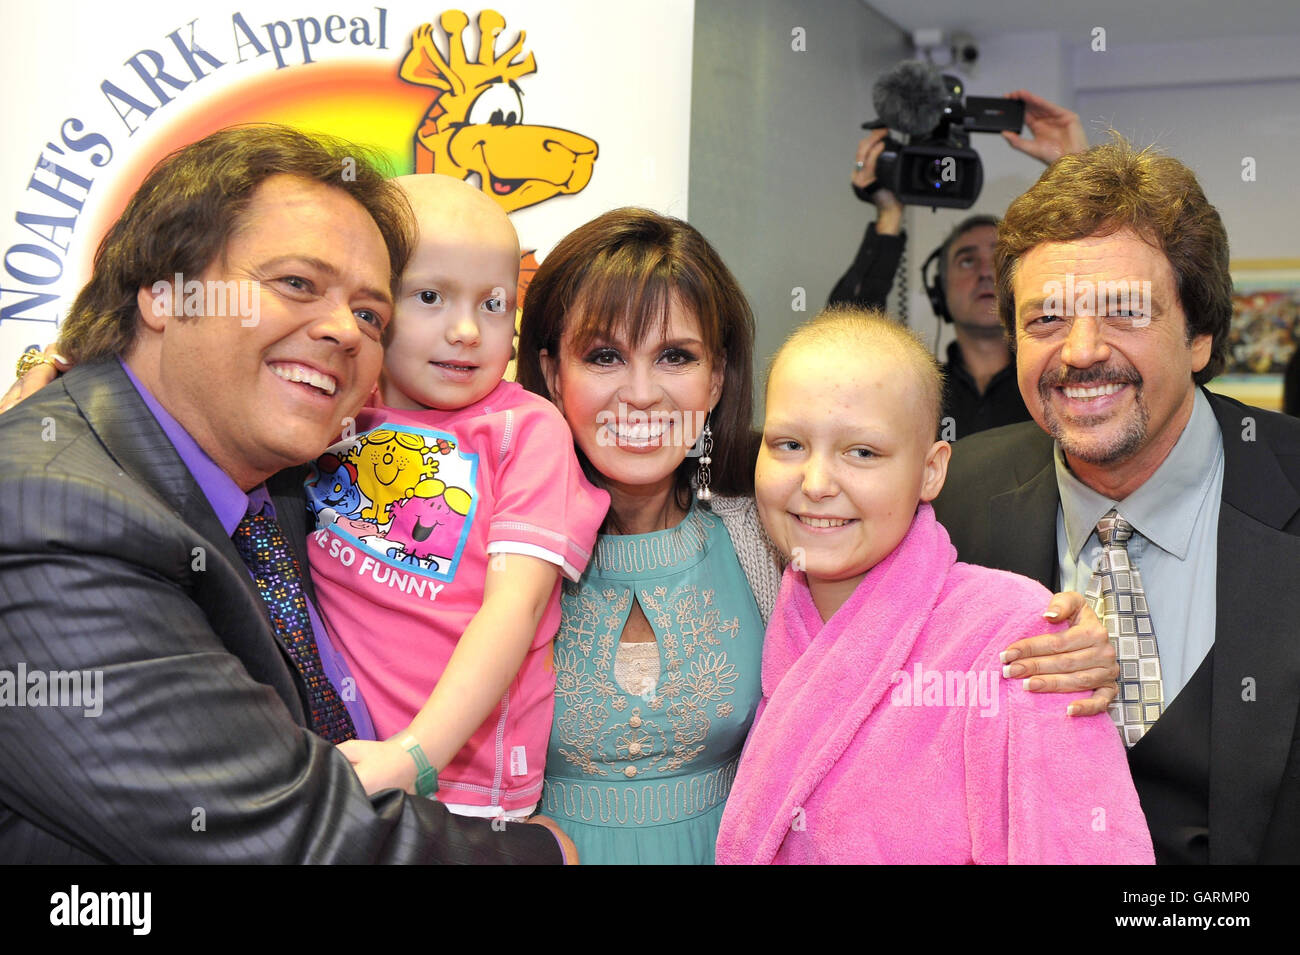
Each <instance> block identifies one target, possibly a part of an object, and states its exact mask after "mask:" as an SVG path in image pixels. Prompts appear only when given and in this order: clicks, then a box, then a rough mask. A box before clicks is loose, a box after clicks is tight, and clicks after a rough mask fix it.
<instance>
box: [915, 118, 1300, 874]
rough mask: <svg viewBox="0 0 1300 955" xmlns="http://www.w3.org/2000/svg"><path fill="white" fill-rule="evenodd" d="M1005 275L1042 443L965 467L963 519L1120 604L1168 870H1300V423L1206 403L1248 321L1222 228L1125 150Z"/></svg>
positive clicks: (1032, 427) (996, 447)
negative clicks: (1298, 582) (1236, 304)
mask: <svg viewBox="0 0 1300 955" xmlns="http://www.w3.org/2000/svg"><path fill="white" fill-rule="evenodd" d="M995 265H996V272H997V288H998V307H999V312H1000V314H1001V316H1002V320H1003V322H1004V324H1005V325H1006V327H1007V330H1008V332H1009V333H1010V334H1011V337H1012V340H1013V341H1014V343H1015V347H1016V367H1017V373H1018V377H1019V382H1020V390H1021V393H1022V394H1023V396H1024V399H1025V403H1026V405H1027V407H1028V408H1029V411H1030V414H1031V415H1032V416H1033V419H1034V421H1033V422H1032V423H1028V422H1027V423H1025V424H1021V425H1013V426H1011V427H1008V428H1003V429H999V430H998V431H994V432H990V433H988V434H984V435H976V436H975V437H973V438H971V439H970V440H969V441H963V442H961V443H960V444H958V445H957V446H956V448H955V449H954V453H953V463H952V467H951V470H950V476H949V480H948V484H947V486H946V488H945V490H944V493H943V494H942V495H940V497H939V499H938V500H937V501H936V504H935V509H936V512H937V513H938V515H939V517H940V520H941V521H942V522H943V524H944V525H945V526H946V527H947V528H948V529H949V531H950V533H951V535H952V540H953V543H954V544H956V546H957V549H958V552H959V555H960V557H961V559H962V560H965V561H969V562H972V563H980V564H986V565H988V566H991V567H999V568H1002V569H1006V570H1012V571H1015V572H1017V573H1021V574H1025V575H1026V576H1029V577H1034V578H1036V579H1038V580H1040V581H1041V582H1043V583H1044V584H1046V585H1048V586H1049V587H1055V588H1056V589H1062V590H1078V591H1080V592H1083V591H1087V592H1088V594H1089V596H1090V598H1092V599H1093V601H1094V603H1095V604H1096V605H1097V607H1098V611H1097V612H1098V615H1099V616H1102V617H1103V620H1104V622H1105V623H1106V625H1107V627H1108V629H1110V630H1111V635H1112V641H1113V642H1114V643H1115V645H1116V648H1117V652H1118V656H1119V662H1120V668H1121V674H1120V696H1119V698H1118V699H1117V700H1116V702H1115V703H1114V704H1113V705H1112V709H1111V716H1112V718H1113V719H1114V720H1115V723H1116V725H1117V727H1118V731H1119V732H1120V734H1121V735H1122V737H1123V738H1124V740H1125V743H1126V744H1127V745H1128V747H1129V765H1130V768H1131V769H1132V772H1133V779H1134V782H1135V784H1136V785H1137V790H1138V793H1139V795H1140V797H1141V799H1142V807H1143V810H1144V811H1145V813H1146V816H1147V821H1148V823H1149V825H1150V827H1151V834H1152V840H1153V842H1154V843H1155V848H1156V859H1157V861H1159V862H1173V863H1205V862H1212V863H1242V862H1297V861H1300V739H1298V738H1297V736H1296V732H1297V715H1298V714H1300V639H1297V637H1298V636H1300V629H1298V628H1297V626H1296V624H1295V622H1294V621H1293V620H1292V619H1291V618H1289V617H1288V616H1286V615H1285V614H1280V613H1278V612H1277V611H1276V606H1277V601H1278V598H1279V596H1280V595H1283V594H1286V593H1289V592H1290V591H1291V590H1293V589H1294V586H1295V574H1296V568H1297V567H1300V422H1296V421H1294V420H1291V419H1287V418H1284V417H1283V416H1281V415H1277V414H1272V413H1270V412H1266V411H1261V410H1259V409H1257V408H1249V407H1246V406H1244V405H1242V404H1240V403H1238V402H1235V401H1232V400H1231V399H1227V398H1223V397H1220V396H1218V395H1214V394H1212V393H1210V392H1208V391H1206V390H1205V389H1203V388H1199V387H1198V386H1199V385H1202V384H1203V383H1204V382H1206V381H1208V380H1209V379H1210V378H1212V377H1213V376H1214V375H1216V374H1218V372H1219V371H1221V370H1222V368H1223V365H1224V359H1225V355H1226V348H1227V332H1228V325H1229V321H1230V319H1231V315H1232V304H1231V291H1232V280H1231V276H1230V275H1229V272H1228V241H1227V235H1226V233H1225V231H1224V228H1223V223H1222V221H1221V220H1220V218H1219V214H1218V212H1217V211H1216V210H1215V209H1214V207H1213V206H1211V205H1210V204H1209V202H1208V201H1207V200H1206V198H1205V194H1204V192H1202V190H1201V187H1200V185H1199V184H1198V183H1197V181H1196V177H1195V176H1194V175H1193V174H1192V172H1191V171H1190V170H1189V169H1188V168H1187V167H1186V166H1184V165H1183V164H1182V163H1180V162H1178V161H1177V160H1175V159H1172V158H1170V157H1167V156H1162V155H1160V154H1158V153H1155V152H1154V151H1151V150H1146V151H1142V152H1138V151H1136V150H1134V149H1133V148H1132V147H1131V146H1129V144H1128V143H1126V142H1124V141H1123V140H1118V139H1117V140H1116V141H1115V142H1112V143H1109V144H1107V145H1104V146H1099V147H1096V148H1094V149H1090V150H1088V151H1087V152H1085V153H1082V154H1080V155H1075V156H1067V157H1065V158H1063V159H1061V160H1059V161H1057V162H1056V163H1055V164H1053V165H1052V166H1051V168H1049V169H1048V171H1047V172H1046V173H1045V174H1044V175H1043V177H1042V178H1041V179H1040V180H1039V181H1038V183H1037V184H1036V185H1035V186H1034V187H1033V188H1032V189H1030V190H1029V191H1028V192H1026V193H1025V194H1024V195H1022V196H1021V197H1020V198H1019V199H1017V200H1016V201H1015V202H1013V203H1012V204H1011V207H1010V208H1009V209H1008V210H1007V214H1006V217H1005V218H1004V219H1003V221H1002V224H1001V226H1000V228H999V234H998V246H997V256H996V263H995Z"/></svg>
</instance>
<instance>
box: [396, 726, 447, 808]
mask: <svg viewBox="0 0 1300 955" xmlns="http://www.w3.org/2000/svg"><path fill="white" fill-rule="evenodd" d="M398 745H399V746H401V747H402V749H404V750H406V752H407V753H408V754H410V757H411V759H412V760H414V761H415V793H416V795H418V796H426V797H427V796H432V795H433V794H434V793H436V792H437V791H438V771H437V770H436V769H434V768H433V766H431V765H430V764H429V757H428V756H425V755H424V748H423V747H422V746H421V745H420V741H419V740H417V739H416V738H415V737H414V736H407V737H406V738H405V739H403V740H402V741H401V742H400V743H399V744H398Z"/></svg>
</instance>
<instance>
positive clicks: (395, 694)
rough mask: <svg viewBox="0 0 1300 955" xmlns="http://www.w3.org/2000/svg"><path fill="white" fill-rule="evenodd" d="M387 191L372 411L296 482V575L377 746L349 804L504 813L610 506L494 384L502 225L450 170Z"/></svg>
mask: <svg viewBox="0 0 1300 955" xmlns="http://www.w3.org/2000/svg"><path fill="white" fill-rule="evenodd" d="M396 181H397V182H398V183H400V184H401V186H402V188H403V189H404V190H405V191H406V194H407V196H408V197H409V198H410V200H411V205H412V206H413V208H414V210H415V213H416V219H417V222H418V225H419V241H418V244H417V245H416V247H415V250H414V252H413V254H412V256H411V260H410V262H409V264H408V265H407V267H406V271H405V272H404V273H403V274H402V278H401V288H400V290H399V294H398V297H397V300H396V303H395V308H394V310H393V318H392V322H391V324H390V326H389V327H388V328H387V329H386V330H385V340H386V345H387V347H386V355H385V360H384V370H383V375H382V377H381V380H380V385H379V397H380V399H382V403H380V402H375V403H373V404H372V406H370V407H367V408H366V409H364V410H363V411H362V413H361V416H360V418H359V419H358V421H357V422H356V427H355V433H348V432H345V434H344V439H343V440H342V441H340V442H339V443H338V444H336V445H335V446H334V447H332V448H330V449H329V451H328V452H327V453H326V454H325V455H324V456H323V457H321V458H320V459H319V460H318V461H317V463H316V469H315V473H314V475H313V476H312V477H311V478H309V480H308V486H307V496H308V506H309V507H310V508H311V510H312V512H313V513H314V514H315V516H316V525H317V530H316V532H315V533H314V534H313V535H312V539H311V541H309V547H308V550H309V552H310V554H311V572H312V580H313V582H314V583H315V587H316V593H317V596H318V599H319V603H320V606H321V609H322V611H323V613H324V618H325V624H326V627H327V629H328V630H329V634H330V636H331V637H332V638H333V640H334V642H335V643H336V644H337V645H338V648H339V650H340V652H341V653H342V655H343V657H344V658H345V660H346V662H347V664H348V666H349V668H350V669H351V672H352V674H353V675H354V677H355V679H356V682H357V688H358V689H359V690H360V691H361V696H362V699H364V700H365V702H366V705H367V707H368V709H369V711H370V715H371V717H372V719H373V721H374V725H375V730H376V733H377V734H378V736H379V739H380V741H377V742H376V741H350V742H347V743H344V744H342V746H341V749H342V750H343V752H344V754H345V755H346V756H347V757H348V759H349V760H351V761H352V762H353V764H354V767H355V769H356V771H357V774H358V775H359V776H360V777H361V780H362V782H363V783H364V784H365V786H366V790H367V791H368V792H376V791H378V790H381V789H388V788H392V787H396V788H401V789H405V790H407V791H410V792H416V793H419V794H421V795H432V794H433V793H434V792H435V791H436V793H437V797H438V798H439V799H441V800H442V801H443V802H444V803H446V804H447V806H448V808H449V809H451V810H453V811H455V812H460V813H463V814H467V815H491V816H497V815H504V816H507V817H515V818H522V817H524V816H527V815H529V814H530V813H531V812H532V811H533V809H534V808H535V806H536V804H537V800H538V795H539V793H540V792H541V788H542V769H543V762H544V759H545V754H546V745H547V740H548V737H549V735H550V730H551V715H552V712H553V707H554V694H555V674H554V670H553V669H552V667H551V641H552V639H553V638H554V636H555V633H556V630H557V629H558V627H559V620H560V606H559V577H560V574H564V575H565V576H567V577H569V578H570V579H573V580H576V579H578V577H579V576H580V575H581V574H582V571H583V568H584V567H585V566H586V564H587V560H588V558H589V557H590V553H591V547H592V544H593V543H594V541H595V537H596V531H597V529H598V528H599V526H600V523H601V521H602V520H603V519H604V516H605V510H606V508H607V507H608V504H609V497H608V495H607V494H606V493H605V492H604V491H601V490H598V489H596V488H595V487H593V486H592V485H591V484H589V483H588V482H587V480H586V479H585V478H584V477H583V475H582V472H581V469H580V467H579V465H578V462H577V458H576V457H575V455H574V451H573V438H572V435H571V433H570V430H569V427H568V425H567V424H566V423H565V421H564V419H563V417H561V415H560V413H559V412H558V411H557V410H556V409H555V407H554V406H553V405H552V404H551V403H550V402H548V401H546V400H545V399H543V398H540V397H538V396H536V395H533V394H530V393H529V392H526V391H524V389H523V388H521V387H520V386H519V385H517V384H515V383H514V382H508V381H503V380H502V374H503V373H504V372H505V369H506V365H507V363H508V362H509V361H510V360H511V358H512V356H513V352H514V348H513V338H514V330H515V298H516V287H517V283H518V278H519V241H518V238H517V237H516V235H515V231H514V228H513V227H512V226H511V224H510V220H509V219H508V218H507V217H506V215H505V213H504V212H503V211H502V210H501V209H500V208H499V207H498V206H497V205H496V204H495V203H494V202H493V201H492V200H491V199H489V198H488V197H487V196H485V195H483V193H481V192H480V191H478V190H477V189H475V188H473V187H472V186H470V185H469V184H468V183H465V182H462V181H460V180H457V179H453V178H451V177H449V176H439V175H418V176H406V177H402V178H400V179H398V180H396ZM343 691H344V692H345V693H346V688H343Z"/></svg>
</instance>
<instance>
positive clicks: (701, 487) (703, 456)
mask: <svg viewBox="0 0 1300 955" xmlns="http://www.w3.org/2000/svg"><path fill="white" fill-rule="evenodd" d="M712 415H713V413H712V412H710V413H709V417H712ZM699 448H700V469H699V470H698V471H696V472H695V499H696V500H697V501H703V502H705V503H708V502H709V501H711V500H713V489H712V488H711V487H709V482H710V481H712V480H713V475H712V473H710V471H709V465H710V464H712V463H713V458H711V457H709V455H711V454H713V429H712V428H710V427H709V418H708V417H706V418H705V419H704V427H703V428H702V429H701V430H700V440H699Z"/></svg>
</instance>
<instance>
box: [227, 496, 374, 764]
mask: <svg viewBox="0 0 1300 955" xmlns="http://www.w3.org/2000/svg"><path fill="white" fill-rule="evenodd" d="M232 539H233V540H234V542H235V549H236V550H237V551H239V556H240V557H242V558H243V559H244V563H245V564H247V565H248V569H249V570H250V571H251V572H252V574H253V582H254V583H255V584H257V592H258V593H259V594H261V595H262V602H263V603H264V604H266V609H267V611H268V612H269V613H270V614H271V623H272V624H274V625H275V630H276V633H278V634H279V635H280V637H281V639H283V640H284V645H285V647H286V649H288V651H289V657H290V658H291V659H292V660H293V662H294V665H295V666H296V667H297V668H298V672H299V673H301V674H302V678H303V682H304V683H306V684H307V702H308V705H309V707H310V710H311V712H310V713H309V714H308V715H309V716H310V718H311V728H312V730H313V731H314V732H315V733H316V734H317V735H319V736H323V737H325V739H327V740H329V741H330V742H331V743H341V742H343V741H344V740H349V739H353V738H355V737H356V735H357V734H356V730H354V729H353V728H352V718H351V717H350V716H348V711H347V709H346V708H345V707H344V706H343V702H342V701H341V700H340V699H339V698H338V694H337V693H335V692H334V686H333V684H331V683H330V681H329V677H327V676H326V675H325V670H324V668H323V667H322V666H321V662H320V652H319V651H318V650H317V649H316V634H315V633H314V632H313V630H312V626H311V617H310V616H308V614H307V597H306V596H305V595H304V594H303V592H302V572H301V571H300V570H299V569H298V561H296V560H295V559H294V556H293V552H292V551H291V550H289V542H288V541H286V540H285V539H284V534H282V533H281V532H280V525H278V524H277V523H276V522H275V520H274V518H272V517H270V516H268V515H267V514H266V513H265V508H263V512H262V513H259V514H256V515H254V516H249V517H245V518H244V519H243V520H242V521H240V522H239V526H238V527H236V528H235V535H234V537H233V538H232Z"/></svg>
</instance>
